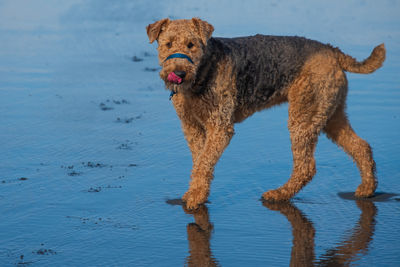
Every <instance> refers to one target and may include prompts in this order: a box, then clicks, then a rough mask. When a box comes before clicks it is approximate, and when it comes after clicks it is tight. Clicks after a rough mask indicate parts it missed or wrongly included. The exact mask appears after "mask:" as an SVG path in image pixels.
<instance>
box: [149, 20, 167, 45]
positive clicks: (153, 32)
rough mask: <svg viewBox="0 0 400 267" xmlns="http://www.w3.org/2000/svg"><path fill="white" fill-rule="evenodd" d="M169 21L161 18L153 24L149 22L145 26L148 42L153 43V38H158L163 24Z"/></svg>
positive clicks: (165, 24)
mask: <svg viewBox="0 0 400 267" xmlns="http://www.w3.org/2000/svg"><path fill="white" fill-rule="evenodd" d="M168 23H169V19H168V18H166V19H162V20H159V21H156V22H154V23H153V24H149V25H147V27H146V30H147V35H148V36H149V40H150V43H153V42H154V41H155V40H157V39H158V36H159V35H160V33H161V31H162V30H163V28H164V27H165V26H167V25H168Z"/></svg>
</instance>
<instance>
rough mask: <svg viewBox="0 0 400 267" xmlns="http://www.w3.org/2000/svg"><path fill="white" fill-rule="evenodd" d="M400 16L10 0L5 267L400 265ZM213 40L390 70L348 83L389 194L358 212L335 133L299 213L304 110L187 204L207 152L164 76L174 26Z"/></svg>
mask: <svg viewBox="0 0 400 267" xmlns="http://www.w3.org/2000/svg"><path fill="white" fill-rule="evenodd" d="M399 11H400V3H398V2H396V1H380V2H379V3H375V2H369V1H355V2H352V3H348V2H347V1H335V2H332V3H323V2H320V1H308V2H307V3H303V2H297V1H296V2H294V1H268V2H265V1H250V2H245V3H244V2H243V3H242V2H236V1H233V2H232V1H218V3H212V2H211V1H210V2H208V1H193V2H192V1H153V2H149V1H127V0H121V1H104V0H96V1H95V0H87V1H84V0H73V1H58V0H57V1H51V2H49V1H44V0H39V1H29V2H26V1H11V0H5V1H1V2H0V114H1V115H0V140H1V141H0V152H1V153H0V266H289V265H291V266H313V265H315V266H399V264H400V254H399V251H400V182H399V181H400V167H399V166H400V165H399V160H400V139H399V133H400V105H399V104H400V76H399V70H400V63H399V62H400V32H399V28H400V18H399V16H398V13H399ZM164 17H170V18H171V19H177V18H191V17H201V18H202V19H205V20H207V21H209V22H210V23H211V24H213V25H214V27H215V32H214V36H219V37H234V36H247V35H253V34H257V33H261V34H271V35H298V36H305V37H307V38H310V39H315V40H319V41H321V42H324V43H331V44H332V45H334V46H338V47H340V49H341V50H342V51H344V52H345V53H347V54H350V55H351V56H353V57H355V58H357V59H358V60H363V59H364V58H366V57H367V56H368V55H369V54H370V52H371V51H372V49H373V47H375V46H376V45H378V44H380V43H382V42H384V43H385V46H386V49H387V58H386V61H385V63H384V66H383V67H382V68H381V69H379V70H377V71H376V72H375V73H373V74H370V75H361V74H352V73H348V75H347V77H348V80H349V94H348V99H347V105H348V108H347V112H348V115H349V118H350V121H351V123H352V126H353V128H354V129H355V131H356V132H357V133H358V135H360V137H362V138H363V139H365V140H367V141H368V142H369V143H370V145H371V146H372V148H373V152H374V158H375V161H376V164H377V177H378V181H379V186H378V189H377V194H376V196H375V197H374V198H371V199H368V200H357V199H354V197H353V193H354V190H355V189H356V187H357V186H358V184H359V183H360V176H359V173H358V170H357V167H356V165H355V163H353V162H352V160H351V159H350V158H349V157H348V156H347V155H346V154H345V153H344V152H343V151H342V150H340V149H339V148H338V147H337V146H336V145H334V144H332V143H331V141H329V140H328V139H327V138H326V137H325V136H324V135H321V136H320V139H319V143H318V145H317V150H316V154H315V158H316V164H317V174H316V175H315V177H314V179H313V180H312V182H311V183H310V184H309V185H307V186H306V187H305V188H304V189H303V190H302V191H301V192H300V193H299V194H298V195H297V196H296V197H295V198H294V199H293V200H292V201H291V202H290V203H274V204H273V203H263V202H262V201H261V200H260V198H261V195H262V193H263V192H265V191H266V190H269V189H274V188H277V187H279V186H280V185H282V184H283V183H285V182H286V181H287V179H288V178H289V176H290V173H291V167H292V155H291V150H290V139H289V133H288V130H287V104H284V105H281V106H279V107H273V108H272V109H269V110H265V111H262V112H259V113H256V114H255V115H254V116H252V117H251V118H249V119H248V120H246V121H244V122H243V123H241V124H237V125H236V128H235V131H236V134H235V136H234V137H233V139H232V141H231V144H230V145H229V146H228V148H227V149H226V150H225V152H224V154H223V156H222V158H221V159H220V161H219V163H218V164H217V167H216V170H215V178H214V181H213V184H212V186H211V194H210V197H209V202H208V203H206V204H205V205H204V206H202V207H201V208H200V209H199V210H198V211H196V212H193V211H188V210H186V209H185V208H184V207H182V203H181V201H180V200H179V198H180V197H181V196H182V194H183V193H184V192H185V191H186V190H187V187H188V183H189V174H190V169H191V155H190V151H189V149H188V148H187V145H186V142H185V140H184V138H183V134H182V131H181V126H180V121H179V119H178V118H177V116H176V113H175V110H174V109H173V106H172V104H171V102H170V101H169V100H168V98H169V92H168V91H167V90H165V89H164V85H163V83H162V81H161V80H160V79H159V75H158V72H159V70H160V67H159V65H158V59H157V54H156V53H157V51H156V47H157V45H156V44H149V41H148V38H147V35H146V31H145V27H146V26H147V25H148V24H149V23H152V22H154V21H156V20H158V19H161V18H164Z"/></svg>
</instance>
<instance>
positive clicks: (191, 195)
mask: <svg viewBox="0 0 400 267" xmlns="http://www.w3.org/2000/svg"><path fill="white" fill-rule="evenodd" d="M207 195H208V194H207V192H205V191H204V190H200V189H194V190H192V189H189V191H187V192H186V193H185V194H184V195H183V197H182V201H183V202H185V204H186V208H187V209H189V210H195V209H197V208H198V207H199V206H200V205H201V204H203V203H205V202H206V201H207Z"/></svg>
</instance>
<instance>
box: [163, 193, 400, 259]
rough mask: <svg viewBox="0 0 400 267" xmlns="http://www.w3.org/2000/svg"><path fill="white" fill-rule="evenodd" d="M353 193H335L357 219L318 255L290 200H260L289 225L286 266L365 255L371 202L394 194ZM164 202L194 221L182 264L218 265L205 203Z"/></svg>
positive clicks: (309, 231) (372, 208)
mask: <svg viewBox="0 0 400 267" xmlns="http://www.w3.org/2000/svg"><path fill="white" fill-rule="evenodd" d="M353 195H354V193H347V192H346V193H339V196H340V197H341V198H343V199H347V200H355V203H356V205H357V207H358V208H359V209H360V210H361V214H360V217H359V220H358V222H357V223H356V224H355V226H354V227H353V228H352V230H351V231H350V232H349V234H347V235H345V236H344V237H343V238H342V241H341V242H340V243H338V245H337V246H335V247H333V248H331V249H329V250H327V251H326V252H325V253H324V254H323V255H321V256H320V257H318V258H316V256H315V242H314V236H315V228H314V226H313V223H312V221H311V220H309V219H308V218H307V217H306V215H304V213H303V212H302V211H301V210H299V209H298V208H297V207H296V206H295V205H294V204H293V203H291V202H284V203H269V202H263V205H264V206H265V207H266V208H268V209H269V210H272V211H279V212H280V213H281V214H282V215H284V216H285V217H286V219H287V220H288V221H289V223H290V224H291V226H292V235H293V241H292V242H293V244H292V251H291V260H290V266H349V265H350V264H351V263H352V262H354V261H356V260H359V259H360V257H361V256H362V255H365V254H367V252H368V247H369V244H370V243H371V241H372V239H373V235H374V230H375V217H376V214H377V208H376V206H375V204H374V201H379V202H380V201H390V200H392V199H391V198H392V197H394V196H397V195H396V194H390V193H377V194H376V196H375V197H374V198H371V199H364V200H360V199H354V197H353ZM166 202H167V203H168V204H170V205H179V206H182V208H183V210H184V212H185V213H187V214H191V215H193V217H194V220H195V222H194V223H189V224H188V225H187V239H188V242H189V256H188V257H187V259H186V265H188V266H218V265H219V264H218V261H217V259H215V258H214V256H213V254H212V251H211V248H210V239H211V234H212V230H213V224H212V223H211V222H210V217H209V213H208V208H207V206H206V205H202V206H200V208H198V209H197V210H195V211H190V210H187V209H186V208H185V207H184V205H183V203H182V201H181V200H180V199H171V200H167V201H166ZM346 232H347V231H346Z"/></svg>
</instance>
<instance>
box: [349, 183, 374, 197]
mask: <svg viewBox="0 0 400 267" xmlns="http://www.w3.org/2000/svg"><path fill="white" fill-rule="evenodd" d="M375 188H376V186H375V184H360V185H359V186H358V187H357V190H356V192H355V193H354V195H355V197H357V198H367V197H372V196H374V192H375Z"/></svg>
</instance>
